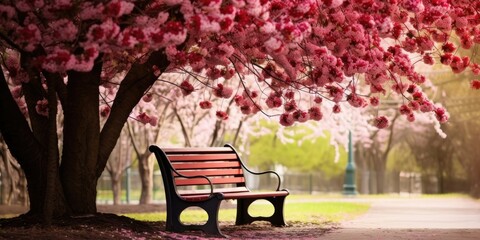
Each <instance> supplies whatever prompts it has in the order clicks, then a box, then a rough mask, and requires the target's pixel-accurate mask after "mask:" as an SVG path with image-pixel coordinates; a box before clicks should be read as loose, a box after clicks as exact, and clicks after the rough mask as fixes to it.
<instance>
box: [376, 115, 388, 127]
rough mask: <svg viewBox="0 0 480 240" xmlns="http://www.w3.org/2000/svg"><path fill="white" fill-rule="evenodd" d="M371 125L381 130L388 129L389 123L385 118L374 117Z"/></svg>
mask: <svg viewBox="0 0 480 240" xmlns="http://www.w3.org/2000/svg"><path fill="white" fill-rule="evenodd" d="M373 125H374V126H375V127H377V128H379V129H383V128H386V127H388V125H389V122H388V119H387V117H385V116H379V117H376V118H375V119H374V120H373Z"/></svg>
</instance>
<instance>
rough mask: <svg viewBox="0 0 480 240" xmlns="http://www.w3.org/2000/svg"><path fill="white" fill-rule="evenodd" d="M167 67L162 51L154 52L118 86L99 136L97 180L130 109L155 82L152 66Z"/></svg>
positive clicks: (161, 69)
mask: <svg viewBox="0 0 480 240" xmlns="http://www.w3.org/2000/svg"><path fill="white" fill-rule="evenodd" d="M168 65H169V62H168V60H167V56H166V55H165V53H164V52H163V51H156V52H154V53H152V54H151V55H150V57H149V58H148V60H147V61H146V62H145V63H143V64H140V63H135V64H133V66H132V68H131V69H130V71H129V72H128V73H127V75H126V76H125V78H124V80H123V81H122V83H121V84H120V89H119V90H118V92H117V95H116V97H115V101H114V103H113V105H112V109H111V112H110V116H109V118H108V119H107V122H106V123H105V125H104V127H103V129H102V131H101V134H100V150H99V154H98V161H97V168H96V169H97V178H98V177H100V175H101V174H102V172H103V169H104V168H105V165H106V164H107V160H108V156H109V155H110V153H111V152H112V150H113V148H114V147H115V144H116V139H118V137H119V136H120V132H121V131H122V128H123V125H124V124H125V122H126V121H127V119H128V117H129V116H130V113H131V111H132V109H133V108H134V107H135V106H136V105H137V103H138V102H139V101H140V99H141V98H142V96H143V95H144V93H145V91H146V90H147V89H148V88H150V87H151V86H152V85H153V83H154V82H155V81H156V80H157V78H158V76H155V74H154V71H153V66H157V67H158V69H160V71H162V72H163V71H164V70H165V69H166V68H167V67H168Z"/></svg>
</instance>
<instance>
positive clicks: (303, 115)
mask: <svg viewBox="0 0 480 240" xmlns="http://www.w3.org/2000/svg"><path fill="white" fill-rule="evenodd" d="M292 117H293V119H294V120H295V121H298V122H301V123H303V122H306V121H308V119H309V118H310V116H309V114H308V113H307V112H305V111H302V110H296V111H295V112H293V113H292Z"/></svg>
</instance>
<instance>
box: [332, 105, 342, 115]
mask: <svg viewBox="0 0 480 240" xmlns="http://www.w3.org/2000/svg"><path fill="white" fill-rule="evenodd" d="M332 111H333V113H340V112H341V111H342V108H341V107H340V105H338V104H335V105H334V106H333V109H332Z"/></svg>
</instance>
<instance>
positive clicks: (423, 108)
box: [420, 101, 435, 113]
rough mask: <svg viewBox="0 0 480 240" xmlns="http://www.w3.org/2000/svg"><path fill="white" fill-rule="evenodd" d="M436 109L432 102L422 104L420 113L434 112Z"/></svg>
mask: <svg viewBox="0 0 480 240" xmlns="http://www.w3.org/2000/svg"><path fill="white" fill-rule="evenodd" d="M434 108H435V106H434V105H433V103H431V102H430V101H422V102H420V111H422V112H424V113H426V112H431V111H433V110H434Z"/></svg>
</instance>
